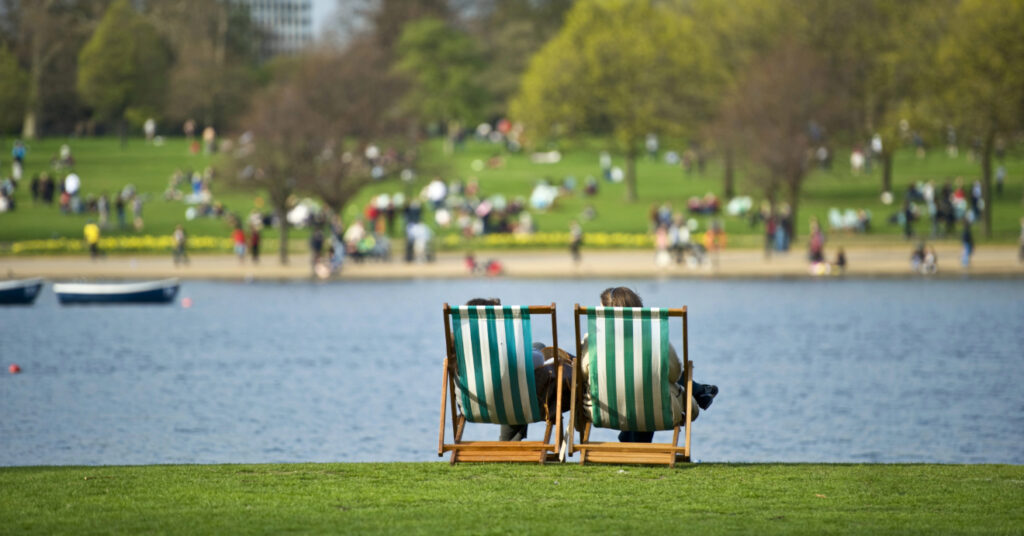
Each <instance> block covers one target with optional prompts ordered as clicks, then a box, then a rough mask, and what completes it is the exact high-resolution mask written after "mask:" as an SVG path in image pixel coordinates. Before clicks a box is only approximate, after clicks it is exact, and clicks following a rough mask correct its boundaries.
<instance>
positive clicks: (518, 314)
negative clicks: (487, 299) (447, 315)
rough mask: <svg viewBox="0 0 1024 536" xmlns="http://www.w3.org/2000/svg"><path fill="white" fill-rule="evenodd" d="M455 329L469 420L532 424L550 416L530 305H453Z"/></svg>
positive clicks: (459, 381) (461, 389) (459, 386)
mask: <svg viewBox="0 0 1024 536" xmlns="http://www.w3.org/2000/svg"><path fill="white" fill-rule="evenodd" d="M452 331H453V332H454V335H455V353H456V355H457V357H458V367H459V375H458V377H457V378H456V382H455V384H456V388H457V389H458V394H459V401H460V403H461V406H462V413H463V414H464V415H465V416H466V420H468V421H470V422H488V423H496V424H526V423H531V422H537V421H541V420H543V419H544V414H543V413H542V412H541V409H540V406H539V405H538V403H537V386H536V382H535V381H534V377H533V337H532V334H531V333H530V311H529V309H528V308H527V307H519V306H461V307H457V308H453V309H452Z"/></svg>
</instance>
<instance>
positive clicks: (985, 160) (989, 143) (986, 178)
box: [981, 130, 996, 238]
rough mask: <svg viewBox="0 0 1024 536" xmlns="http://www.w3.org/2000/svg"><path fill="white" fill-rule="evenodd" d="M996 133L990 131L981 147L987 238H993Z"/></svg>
mask: <svg viewBox="0 0 1024 536" xmlns="http://www.w3.org/2000/svg"><path fill="white" fill-rule="evenodd" d="M995 139H996V133H995V131H992V130H990V131H989V132H988V134H987V135H986V136H985V141H984V145H983V146H982V147H981V182H982V195H983V198H984V199H985V211H984V213H985V238H992V149H993V144H994V143H995Z"/></svg>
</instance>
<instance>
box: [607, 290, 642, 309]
mask: <svg viewBox="0 0 1024 536" xmlns="http://www.w3.org/2000/svg"><path fill="white" fill-rule="evenodd" d="M601 305H603V306H605V307H643V306H644V301H643V300H641V299H640V296H637V294H636V292H633V291H632V290H631V289H628V288H626V287H612V288H606V289H604V292H602V293H601Z"/></svg>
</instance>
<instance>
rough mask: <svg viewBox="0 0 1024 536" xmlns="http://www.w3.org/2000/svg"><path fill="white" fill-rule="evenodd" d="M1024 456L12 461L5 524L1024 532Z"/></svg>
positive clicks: (42, 529)
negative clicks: (942, 461) (637, 463)
mask: <svg viewBox="0 0 1024 536" xmlns="http://www.w3.org/2000/svg"><path fill="white" fill-rule="evenodd" d="M1022 504H1024V466H1005V465H969V466H963V465H819V464H814V465H812V464H797V465H784V464H763V465H762V464H755V465H734V464H696V465H688V466H682V467H680V468H677V469H675V470H671V469H663V468H646V467H631V466H600V467H579V466H577V465H574V464H573V465H563V466H557V465H556V466H545V467H540V466H534V465H529V466H525V465H517V466H513V465H486V466H480V465H476V466H474V465H462V466H456V467H450V466H448V464H444V463H411V464H410V463H385V464H294V465H291V464H289V465H214V466H202V465H186V466H137V467H17V468H3V469H0V533H18V534H25V533H45V534H54V533H75V534H82V533H96V532H103V533H109V532H117V533H124V532H128V533H143V532H144V533H183V534H195V533H201V534H237V533H283V532H303V533H306V532H331V533H337V532H344V533H358V534H363V533H391V534H404V533H464V534H503V533H519V534H554V533H562V534H594V533H625V534H643V533H644V531H656V532H652V533H654V534H670V533H688V534H701V535H704V534H725V533H736V532H744V533H794V532H796V533H806V534H826V533H841V534H849V533H867V534H878V533H890V534H916V533H941V534H952V533H976V534H1021V533H1024V509H1022V508H1021V505H1022Z"/></svg>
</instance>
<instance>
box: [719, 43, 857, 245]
mask: <svg viewBox="0 0 1024 536" xmlns="http://www.w3.org/2000/svg"><path fill="white" fill-rule="evenodd" d="M828 80H829V79H828V74H827V71H826V69H825V67H824V65H823V63H822V62H821V60H820V59H819V58H818V57H816V56H815V55H814V54H813V53H812V52H811V51H809V50H807V49H806V48H804V47H803V46H801V45H799V44H797V43H794V42H784V43H783V44H780V45H779V46H777V47H776V48H775V49H774V50H771V51H769V52H768V53H766V54H765V55H763V56H762V57H761V58H760V59H759V60H758V61H756V62H752V63H751V64H750V66H749V67H748V68H747V70H746V72H745V74H743V75H742V76H741V77H740V79H739V81H738V83H737V85H736V87H735V89H734V90H733V92H732V93H731V94H730V95H729V96H728V97H727V98H726V101H725V104H724V106H723V116H724V120H725V121H726V122H727V123H728V124H730V125H732V126H733V128H732V129H730V132H731V135H732V136H733V137H734V138H733V140H732V143H733V145H734V146H737V147H744V148H745V149H744V153H743V155H744V156H745V157H746V158H747V159H749V160H750V162H751V163H752V164H753V165H754V166H755V171H754V172H753V173H752V175H751V178H752V180H753V181H754V182H755V183H756V184H757V185H758V186H759V187H760V188H761V189H763V191H764V192H765V195H766V196H767V197H768V198H769V199H773V200H774V199H777V198H778V197H779V194H783V195H785V197H786V199H787V201H788V203H789V205H790V210H791V212H790V214H791V217H792V221H793V222H794V226H793V227H794V235H795V234H796V233H795V230H796V229H797V228H798V225H797V224H796V223H797V222H798V221H799V220H798V219H797V213H798V211H797V209H798V207H799V202H800V191H801V189H802V187H803V183H804V179H805V178H806V177H807V173H808V171H809V168H810V157H811V154H812V150H813V140H812V136H811V133H810V128H809V126H810V125H812V124H817V125H820V126H827V125H829V124H831V123H833V122H834V121H835V117H836V113H837V110H838V108H837V106H836V102H835V97H834V96H833V95H834V91H833V89H832V88H831V87H830V84H829V82H828Z"/></svg>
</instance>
